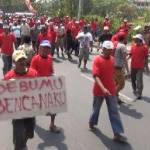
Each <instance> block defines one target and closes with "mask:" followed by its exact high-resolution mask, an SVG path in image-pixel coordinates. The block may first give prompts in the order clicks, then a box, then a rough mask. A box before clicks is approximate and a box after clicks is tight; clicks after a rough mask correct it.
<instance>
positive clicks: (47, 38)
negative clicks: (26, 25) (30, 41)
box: [37, 33, 51, 44]
mask: <svg viewBox="0 0 150 150" xmlns="http://www.w3.org/2000/svg"><path fill="white" fill-rule="evenodd" d="M43 40H48V41H49V42H51V41H50V37H49V35H48V34H41V33H39V34H38V37H37V41H38V44H40V43H41V42H42V41H43Z"/></svg>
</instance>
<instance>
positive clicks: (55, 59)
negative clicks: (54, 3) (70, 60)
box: [53, 58, 62, 63]
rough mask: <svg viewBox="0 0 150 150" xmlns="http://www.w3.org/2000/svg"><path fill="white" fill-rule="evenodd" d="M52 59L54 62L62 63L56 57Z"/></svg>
mask: <svg viewBox="0 0 150 150" xmlns="http://www.w3.org/2000/svg"><path fill="white" fill-rule="evenodd" d="M53 61H54V62H55V63H62V61H60V60H59V59H57V58H53Z"/></svg>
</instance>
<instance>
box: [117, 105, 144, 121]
mask: <svg viewBox="0 0 150 150" xmlns="http://www.w3.org/2000/svg"><path fill="white" fill-rule="evenodd" d="M131 107H132V105H121V106H120V108H119V110H120V112H122V113H123V114H126V115H128V116H131V117H134V118H135V119H141V118H142V117H143V114H142V113H140V112H137V110H136V109H134V108H131Z"/></svg>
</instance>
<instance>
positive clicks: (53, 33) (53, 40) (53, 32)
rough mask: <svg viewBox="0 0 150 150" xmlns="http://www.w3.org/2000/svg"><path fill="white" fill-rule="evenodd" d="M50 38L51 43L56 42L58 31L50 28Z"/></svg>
mask: <svg viewBox="0 0 150 150" xmlns="http://www.w3.org/2000/svg"><path fill="white" fill-rule="evenodd" d="M48 38H49V40H50V43H53V44H55V41H56V32H55V31H52V30H49V31H48Z"/></svg>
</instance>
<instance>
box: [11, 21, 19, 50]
mask: <svg viewBox="0 0 150 150" xmlns="http://www.w3.org/2000/svg"><path fill="white" fill-rule="evenodd" d="M11 31H12V33H13V34H14V35H15V37H16V49H17V48H18V47H19V45H20V44H21V26H20V25H18V24H17V22H15V23H14V25H13V26H12V27H11Z"/></svg>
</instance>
